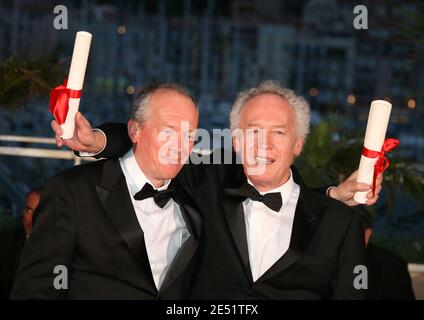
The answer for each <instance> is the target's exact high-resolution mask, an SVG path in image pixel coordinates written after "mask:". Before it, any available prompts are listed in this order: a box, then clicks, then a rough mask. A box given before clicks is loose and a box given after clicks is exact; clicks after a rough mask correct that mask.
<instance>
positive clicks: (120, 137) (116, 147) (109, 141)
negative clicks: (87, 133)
mask: <svg viewBox="0 0 424 320" xmlns="http://www.w3.org/2000/svg"><path fill="white" fill-rule="evenodd" d="M97 129H100V130H102V131H103V133H104V134H105V135H106V146H105V148H104V149H103V151H102V152H100V153H98V154H96V155H95V156H94V157H95V158H97V159H100V158H112V157H115V156H122V155H124V154H125V153H127V152H128V151H129V150H130V149H131V146H132V143H131V140H130V137H129V136H128V131H127V125H126V124H125V123H112V122H108V123H104V124H102V125H100V126H99V127H97Z"/></svg>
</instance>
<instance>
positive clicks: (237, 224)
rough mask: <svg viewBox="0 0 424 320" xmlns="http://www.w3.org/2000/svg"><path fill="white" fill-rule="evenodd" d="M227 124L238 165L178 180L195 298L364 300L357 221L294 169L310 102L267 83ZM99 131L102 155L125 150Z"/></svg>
mask: <svg viewBox="0 0 424 320" xmlns="http://www.w3.org/2000/svg"><path fill="white" fill-rule="evenodd" d="M230 122H231V128H232V129H233V131H234V132H235V135H234V140H233V146H234V150H235V151H236V152H237V154H239V155H241V156H242V157H243V158H244V159H243V160H244V161H243V164H242V165H238V164H235V163H234V162H233V163H231V164H225V163H224V164H222V163H219V164H211V165H208V164H199V165H194V164H188V165H186V166H184V167H183V168H182V170H181V171H180V173H179V174H178V175H177V177H176V178H175V181H177V182H178V185H179V186H180V188H181V189H183V190H184V192H186V193H187V194H188V195H189V196H190V197H191V198H192V199H193V200H194V202H195V204H196V205H197V206H198V207H199V209H200V212H201V214H202V217H203V220H204V222H203V225H204V229H203V233H202V235H201V240H200V247H199V250H198V258H197V261H198V263H197V267H196V270H195V277H194V281H193V283H192V293H191V297H192V298H200V299H205V298H206V299H208V298H213V299H248V298H253V299H254V298H269V299H330V298H346V299H347V298H352V299H355V298H362V297H363V293H362V292H361V291H360V290H357V288H354V277H355V274H354V268H355V266H356V265H360V264H362V263H363V244H362V237H361V231H360V227H359V221H358V218H357V217H356V216H355V214H354V213H353V212H352V210H351V209H350V208H349V207H347V206H346V205H344V204H342V203H340V202H338V201H336V200H333V199H331V198H329V197H326V196H325V195H321V194H318V193H315V192H313V191H311V190H309V189H308V188H307V186H306V185H304V184H303V182H302V180H301V179H300V177H299V176H296V175H295V174H294V173H293V172H292V170H291V165H292V163H293V161H294V159H295V157H296V156H298V155H299V154H300V152H301V150H302V146H303V144H304V141H305V139H306V136H307V134H308V131H309V106H308V104H307V103H306V101H305V100H304V99H302V98H301V97H297V96H296V95H295V94H294V93H293V92H292V91H291V90H287V89H283V88H280V87H279V86H278V85H277V84H276V83H274V82H271V81H267V82H264V83H262V84H261V85H260V86H259V87H257V88H252V89H249V90H247V91H244V92H241V93H240V94H239V96H238V98H237V99H236V102H235V103H234V106H233V109H232V112H231V115H230ZM53 127H54V128H55V124H53ZM102 128H103V129H104V131H105V133H106V136H107V145H106V148H105V149H104V150H103V151H102V152H101V153H100V154H98V156H100V157H109V156H111V154H116V153H122V152H124V151H125V145H126V142H125V138H124V139H121V138H122V137H124V135H123V134H120V133H119V131H120V130H119V129H118V130H117V127H111V126H110V125H106V126H103V127H102ZM55 131H56V134H57V138H58V135H59V134H60V132H59V129H58V128H57V126H56V128H55ZM120 139H121V140H120ZM119 140H120V142H119V144H118V143H117V141H119ZM59 142H60V141H59ZM61 143H63V142H61ZM68 146H69V144H68ZM103 147H104V146H103V145H101V146H96V147H91V149H90V146H88V147H86V148H85V151H91V152H96V151H99V149H102V148H103ZM80 150H81V149H80ZM258 169H259V170H258ZM379 183H381V178H380V181H379ZM358 186H359V187H363V188H367V189H369V188H370V186H363V185H355V187H356V188H358ZM345 187H346V185H345ZM348 189H349V188H348ZM378 191H379V190H378ZM344 195H346V193H344ZM370 200H371V201H375V200H376V199H370Z"/></svg>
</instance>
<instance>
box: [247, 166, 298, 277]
mask: <svg viewBox="0 0 424 320" xmlns="http://www.w3.org/2000/svg"><path fill="white" fill-rule="evenodd" d="M248 183H249V184H251V185H253V184H252V183H251V182H250V181H249V180H248ZM272 192H280V193H281V197H282V200H283V205H282V206H281V209H280V211H279V212H276V211H273V210H272V209H269V208H268V207H267V206H266V205H264V204H263V202H259V201H253V200H250V199H246V200H245V201H243V209H244V217H245V221H246V235H247V245H248V250H249V260H250V269H251V271H252V277H253V281H256V280H258V279H259V278H260V277H261V276H262V275H263V274H264V273H265V272H266V271H267V270H268V269H269V268H270V267H271V266H272V265H273V264H274V263H275V262H277V260H278V259H280V258H281V257H282V255H283V254H284V253H285V252H286V251H287V249H288V248H289V245H290V238H291V232H292V227H293V220H294V214H295V211H296V205H297V201H298V199H299V192H300V187H299V185H297V184H296V183H295V182H294V181H293V175H292V172H291V171H290V178H289V180H287V182H286V183H284V184H283V185H281V186H280V187H278V188H276V189H273V190H270V191H267V192H259V193H260V194H262V195H264V194H266V193H272Z"/></svg>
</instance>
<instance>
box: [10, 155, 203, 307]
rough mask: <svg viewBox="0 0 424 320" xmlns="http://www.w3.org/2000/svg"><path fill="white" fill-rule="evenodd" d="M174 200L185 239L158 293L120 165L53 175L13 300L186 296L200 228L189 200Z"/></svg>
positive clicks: (114, 162) (93, 166)
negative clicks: (64, 278) (64, 283)
mask: <svg viewBox="0 0 424 320" xmlns="http://www.w3.org/2000/svg"><path fill="white" fill-rule="evenodd" d="M171 183H172V182H171ZM175 201H176V202H177V203H179V204H180V208H181V212H182V214H183V217H184V219H185V222H186V225H187V228H188V230H189V232H190V234H191V237H190V238H189V239H187V240H186V241H185V242H184V244H183V245H182V247H181V248H180V250H179V251H178V253H177V255H176V257H175V258H174V260H173V262H172V265H171V267H170V269H169V270H168V273H167V275H166V277H165V279H164V281H163V283H162V285H161V288H160V290H159V291H158V290H157V289H156V287H155V284H154V281H153V276H152V272H151V269H150V264H149V260H148V257H147V251H146V247H145V243H144V236H143V230H142V229H141V227H140V225H139V223H138V220H137V217H136V214H135V212H134V209H133V206H132V203H131V199H130V194H129V192H128V189H127V185H126V182H125V176H124V174H123V173H122V171H121V167H120V164H119V161H118V160H116V159H110V160H106V161H104V160H103V161H98V162H95V163H90V164H87V165H81V166H77V167H73V168H71V169H69V170H66V171H64V172H62V173H60V174H58V175H57V176H55V177H53V178H52V179H50V181H49V182H48V183H47V184H46V186H45V187H44V189H43V191H42V194H41V200H40V204H39V206H38V208H37V210H36V211H35V214H34V227H33V229H32V232H31V234H30V236H29V238H28V240H27V242H26V244H25V247H24V251H23V254H22V258H21V261H20V267H19V270H18V273H17V276H16V279H15V283H14V287H13V291H12V295H11V298H12V299H27V298H28V299H56V298H69V299H181V298H187V295H188V294H189V290H190V285H191V282H192V271H193V266H194V259H195V252H196V250H197V247H198V240H199V236H200V230H201V228H202V226H201V220H200V219H199V216H198V212H197V211H196V209H195V208H194V207H193V206H192V205H191V204H190V201H189V200H188V199H183V195H180V196H179V198H178V199H176V200H175ZM57 265H63V266H66V267H67V270H68V290H57V289H55V288H54V285H53V284H54V279H55V277H56V276H58V274H54V268H55V266H57Z"/></svg>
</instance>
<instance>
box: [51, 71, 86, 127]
mask: <svg viewBox="0 0 424 320" xmlns="http://www.w3.org/2000/svg"><path fill="white" fill-rule="evenodd" d="M66 83H67V79H65V80H64V81H63V84H61V85H60V86H57V87H55V88H53V89H52V90H51V91H50V112H51V113H52V114H53V115H54V117H55V119H56V121H57V122H58V123H59V124H63V123H65V121H66V116H67V114H68V110H69V105H68V103H69V99H70V98H73V99H79V98H81V94H82V90H72V89H68V88H66Z"/></svg>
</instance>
